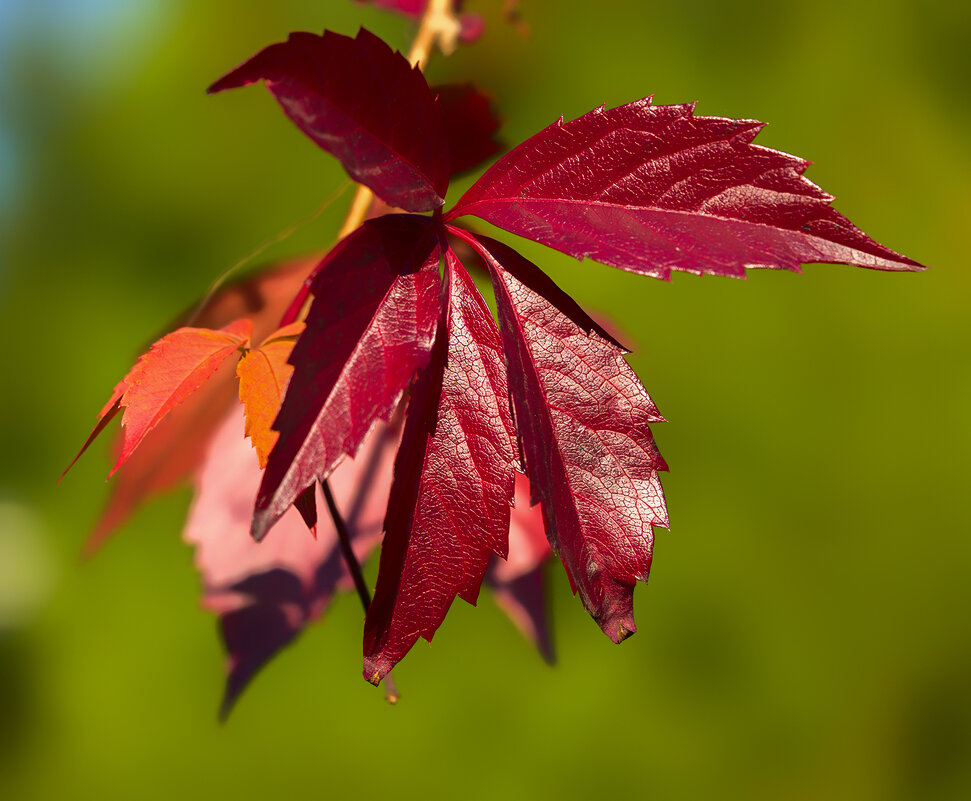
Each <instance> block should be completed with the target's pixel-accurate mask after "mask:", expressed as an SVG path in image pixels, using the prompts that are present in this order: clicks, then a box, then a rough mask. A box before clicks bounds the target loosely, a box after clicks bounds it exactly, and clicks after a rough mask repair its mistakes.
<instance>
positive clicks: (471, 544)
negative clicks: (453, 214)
mask: <svg viewBox="0 0 971 801" xmlns="http://www.w3.org/2000/svg"><path fill="white" fill-rule="evenodd" d="M445 269H446V277H447V280H446V286H447V292H446V299H445V304H444V308H443V315H442V319H441V322H440V324H439V327H438V334H437V336H436V340H435V345H434V348H433V349H432V355H431V358H430V361H429V363H428V365H427V366H426V367H425V368H424V370H423V371H422V373H421V375H420V377H419V379H418V382H417V384H416V386H415V390H414V392H413V394H412V398H411V401H410V402H409V404H408V416H407V419H406V422H405V430H404V433H403V434H402V439H401V447H400V449H399V451H398V457H397V459H396V460H395V471H394V472H395V479H394V483H393V484H392V487H391V497H390V499H389V501H388V515H387V518H386V521H385V539H384V545H383V546H382V549H381V564H380V568H379V570H378V581H377V587H376V588H375V591H374V598H373V600H372V601H371V606H370V608H369V609H368V613H367V618H366V620H365V622H364V677H365V678H366V679H367V680H368V681H370V682H372V683H374V684H377V683H378V682H380V681H381V679H382V678H384V676H385V675H386V674H387V673H388V671H389V670H391V668H393V667H394V665H395V664H397V663H398V661H399V660H400V659H401V658H402V657H404V655H405V654H406V653H407V652H408V651H409V649H410V648H411V647H412V645H414V644H415V642H417V640H418V638H419V637H424V638H425V639H427V640H429V641H430V640H431V639H432V635H433V634H434V633H435V630H436V629H437V628H438V627H439V626H440V625H441V624H442V621H443V620H444V619H445V615H446V613H447V612H448V609H449V607H450V606H451V604H452V601H453V600H454V599H455V596H456V595H458V596H460V597H461V598H463V599H464V600H465V601H467V602H469V603H470V604H474V603H475V601H476V598H477V597H478V593H479V587H480V585H481V583H482V579H483V576H484V575H485V572H486V569H487V568H488V565H489V559H490V557H491V555H492V554H497V555H499V556H502V557H505V556H506V554H507V549H508V533H509V506H510V503H511V502H512V498H513V487H514V478H515V472H514V468H513V462H514V459H515V453H514V450H513V436H514V433H513V426H512V419H511V416H510V413H509V400H508V389H507V383H506V376H505V369H504V367H503V364H502V345H501V340H500V337H499V331H498V330H497V329H496V325H495V323H494V322H493V319H492V314H491V312H490V311H489V308H488V307H487V306H486V304H485V301H484V300H483V299H482V297H481V295H479V292H478V290H477V289H476V288H475V284H474V283H473V281H472V279H471V277H470V276H469V274H468V273H467V272H466V271H465V268H463V267H462V265H461V264H460V263H459V262H458V260H457V259H456V258H455V255H454V254H453V253H452V252H451V251H450V250H447V251H446V253H445Z"/></svg>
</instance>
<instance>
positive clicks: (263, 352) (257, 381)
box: [236, 322, 304, 469]
mask: <svg viewBox="0 0 971 801" xmlns="http://www.w3.org/2000/svg"><path fill="white" fill-rule="evenodd" d="M303 328H304V324H303V323H299V322H298V323H292V324H291V325H288V326H284V327H283V328H281V329H280V330H279V331H277V332H275V333H273V334H271V335H270V336H269V337H267V339H266V341H265V342H264V343H263V344H262V345H260V347H258V348H254V349H253V350H250V351H247V352H246V354H244V356H243V358H242V359H240V360H239V364H238V365H237V366H236V375H237V376H239V399H240V400H241V401H242V402H243V405H244V407H245V408H246V436H247V437H249V438H250V440H252V442H253V447H254V448H256V454H257V456H258V458H259V460H260V469H262V468H264V467H266V460H267V458H268V457H269V455H270V451H271V450H272V449H273V446H274V445H275V444H276V441H277V438H278V437H279V436H280V434H279V432H278V431H274V430H273V428H272V425H273V421H274V420H275V419H276V416H277V413H278V412H279V411H280V403H281V401H282V400H283V393H284V392H286V389H287V384H289V383H290V375H291V374H292V373H293V367H292V366H291V365H289V364H287V358H288V357H289V356H290V351H291V350H293V345H294V343H295V342H296V341H297V337H298V336H299V335H300V332H301V331H303Z"/></svg>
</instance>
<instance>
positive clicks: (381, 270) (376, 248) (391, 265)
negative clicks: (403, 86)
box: [253, 214, 439, 539]
mask: <svg viewBox="0 0 971 801" xmlns="http://www.w3.org/2000/svg"><path fill="white" fill-rule="evenodd" d="M438 262H439V255H438V244H437V239H436V234H435V229H434V228H433V227H431V226H430V225H429V223H428V221H427V220H426V219H425V218H421V217H410V216H407V215H401V214H398V215H390V216H387V217H380V218H378V219H376V220H370V221H368V222H366V223H365V224H364V225H363V226H361V227H360V228H359V229H357V230H356V231H355V232H354V233H352V234H351V235H350V236H348V237H346V238H345V239H343V240H342V241H341V242H340V243H339V244H338V245H337V246H336V247H335V248H334V250H332V251H331V252H330V254H328V256H327V257H326V259H324V261H323V262H322V264H321V266H320V269H319V270H318V272H317V273H316V275H315V276H314V279H313V284H312V286H311V292H312V293H313V295H314V301H313V304H312V305H311V307H310V311H309V312H308V314H307V328H306V330H305V331H304V333H303V334H302V335H301V336H300V339H299V340H298V341H297V344H296V346H295V347H294V349H293V354H292V356H291V363H292V364H293V365H294V373H293V376H292V378H291V379H290V385H289V388H288V390H287V393H286V395H285V397H284V400H283V405H282V407H281V408H280V414H279V416H278V417H277V419H276V421H275V423H274V426H273V427H274V428H275V429H277V430H278V431H279V432H280V438H279V439H278V440H277V442H276V445H275V446H274V448H273V450H272V451H271V453H270V457H269V460H268V461H267V464H266V471H265V472H264V474H263V483H262V484H261V486H260V492H259V495H258V497H257V502H256V513H255V515H254V518H253V536H254V537H255V538H256V539H260V538H261V537H263V536H264V535H265V534H266V532H267V531H268V530H269V527H270V526H271V525H273V523H274V522H275V521H276V520H277V519H279V517H280V516H281V515H282V514H283V513H284V512H285V511H286V510H287V509H288V508H289V507H290V505H291V504H292V503H293V502H294V500H295V499H296V497H297V495H298V494H299V493H300V492H301V491H302V490H303V489H304V488H305V487H308V486H310V485H311V484H313V483H314V482H315V481H317V480H321V481H322V480H324V479H325V478H327V476H328V475H329V474H330V471H331V470H333V469H334V467H335V466H336V465H337V463H338V462H339V461H340V460H341V459H342V458H343V457H344V455H345V454H349V455H353V454H354V452H355V451H356V450H357V447H358V445H360V443H361V441H362V440H363V439H364V437H365V435H366V434H367V432H368V431H369V430H370V428H371V425H372V424H373V423H374V422H375V420H377V419H378V418H382V419H385V420H387V419H388V417H389V415H390V414H391V412H392V411H393V410H394V408H395V406H396V405H397V402H398V399H399V398H400V397H401V393H402V392H403V391H404V389H405V387H406V386H407V385H408V383H409V382H410V381H411V378H412V376H413V375H414V373H415V371H416V370H417V369H418V368H419V367H421V366H422V365H423V364H424V363H425V361H426V360H427V358H428V351H429V350H430V348H431V344H432V340H433V338H434V333H435V321H436V319H437V317H438V305H439V304H438V295H439V292H438V285H439V277H438Z"/></svg>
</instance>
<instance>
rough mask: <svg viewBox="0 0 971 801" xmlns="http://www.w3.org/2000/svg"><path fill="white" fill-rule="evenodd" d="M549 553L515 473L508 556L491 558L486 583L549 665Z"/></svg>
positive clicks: (535, 510)
mask: <svg viewBox="0 0 971 801" xmlns="http://www.w3.org/2000/svg"><path fill="white" fill-rule="evenodd" d="M551 553H552V551H551V550H550V545H549V542H548V541H547V539H546V534H545V532H544V531H543V518H542V514H541V512H540V507H539V506H531V505H530V502H529V479H527V478H526V476H524V475H523V474H522V473H516V494H515V506H513V508H512V511H511V513H510V515H509V556H508V557H507V558H506V559H505V560H503V559H500V558H498V557H494V558H493V560H492V564H491V565H489V572H488V573H487V574H486V581H487V582H488V583H489V585H490V586H491V587H492V592H493V596H494V597H495V600H496V603H497V604H498V605H499V608H500V609H502V610H503V611H504V612H505V613H506V614H507V615H508V616H509V619H510V620H512V622H513V623H514V624H515V626H516V628H518V629H519V630H520V632H522V634H523V636H524V637H526V639H527V640H529V641H530V642H531V643H533V645H535V646H536V648H537V649H538V650H539V652H540V655H541V656H542V657H543V659H545V660H546V661H547V662H548V663H550V664H552V663H553V661H554V659H555V656H554V652H553V638H552V633H551V631H550V622H549V611H548V609H547V599H546V590H545V587H544V584H543V564H544V563H545V562H546V560H547V559H548V558H549V557H550V555H551Z"/></svg>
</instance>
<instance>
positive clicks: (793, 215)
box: [446, 98, 923, 279]
mask: <svg viewBox="0 0 971 801" xmlns="http://www.w3.org/2000/svg"><path fill="white" fill-rule="evenodd" d="M692 110H693V106H691V105H682V106H652V105H651V104H650V98H647V99H645V100H638V101H636V102H634V103H629V104H627V105H626V106H620V107H618V108H614V109H604V108H599V109H595V110H594V111H591V112H589V113H588V114H585V115H584V116H582V117H580V118H579V119H576V120H573V121H572V122H567V123H564V122H563V120H562V119H560V121H559V122H557V123H554V124H553V125H551V126H550V127H549V128H547V129H546V130H544V131H541V132H540V133H538V134H536V135H535V136H533V137H532V138H530V139H528V140H527V141H525V142H524V143H523V144H521V145H519V147H517V148H515V149H514V150H512V151H511V152H510V153H508V154H507V155H506V156H504V157H503V158H502V159H500V160H499V161H498V162H497V163H496V164H495V165H494V166H493V167H492V168H491V169H490V170H489V171H488V172H486V174H485V175H484V176H483V177H482V178H481V179H479V181H478V182H477V183H476V184H475V185H474V186H473V187H472V188H471V189H470V190H469V191H468V192H466V194H465V195H464V196H463V197H462V199H461V200H460V201H459V202H458V205H457V206H456V207H455V208H454V209H453V210H452V211H451V212H449V214H448V215H446V219H447V220H450V219H455V218H456V217H460V216H462V215H464V214H474V215H476V216H478V217H481V218H482V219H484V220H487V221H489V222H491V223H493V224H494V225H497V226H499V227H501V228H505V229H506V230H508V231H512V232H514V233H517V234H520V235H521V236H525V237H527V238H529V239H533V240H535V241H537V242H542V243H543V244H545V245H549V246H550V247H554V248H556V249H558V250H561V251H563V252H564V253H568V254H570V255H572V256H575V257H577V258H579V259H582V258H584V257H585V256H590V257H591V258H593V259H596V260H597V261H602V262H604V263H605V264H610V265H613V266H614V267H621V268H623V269H626V270H631V271H633V272H638V273H643V274H645V275H651V276H654V277H656V278H663V279H667V278H668V277H669V276H670V272H671V270H685V271H687V272H693V273H712V274H716V275H731V276H738V277H742V276H744V274H745V268H746V267H773V268H784V269H788V270H793V271H796V272H798V271H799V264H800V262H816V261H819V262H840V263H845V264H855V265H858V266H860V267H870V268H873V269H878V270H920V269H923V267H922V266H921V265H919V264H918V263H917V262H915V261H913V260H911V259H908V258H907V257H905V256H901V255H900V254H898V253H895V252H894V251H892V250H890V249H888V248H885V247H884V246H883V245H880V244H878V243H877V242H874V241H873V240H872V239H870V238H869V237H868V236H867V235H866V234H864V233H863V232H862V231H860V230H859V229H858V228H856V227H855V226H853V224H852V223H850V221H849V220H847V219H846V218H845V217H843V215H841V214H840V213H839V212H837V211H836V210H835V209H833V208H832V207H831V206H830V205H829V204H830V202H831V201H832V199H833V198H832V197H831V196H830V195H828V194H826V193H825V192H823V190H821V189H820V188H819V187H818V186H816V185H815V184H813V183H812V182H811V181H809V180H807V179H806V178H804V177H803V175H802V173H803V171H804V170H805V169H806V167H807V165H808V162H806V161H803V160H801V159H798V158H796V157H794V156H790V155H787V154H786V153H781V152H779V151H777V150H770V149H769V148H765V147H761V146H758V145H753V144H751V142H752V139H753V138H754V136H755V135H756V133H758V131H759V130H760V129H761V128H762V123H758V122H753V121H751V120H731V119H724V118H721V117H695V116H692Z"/></svg>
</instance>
